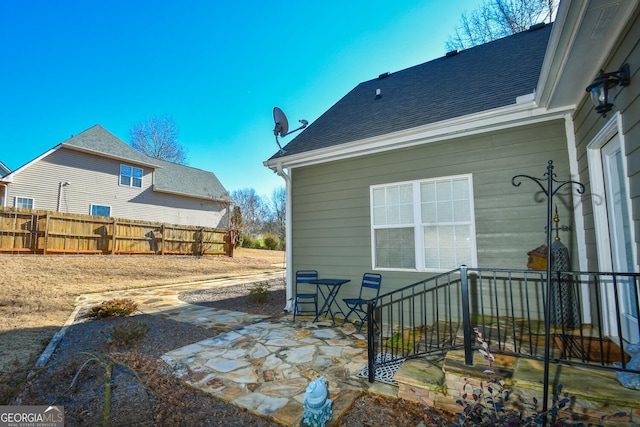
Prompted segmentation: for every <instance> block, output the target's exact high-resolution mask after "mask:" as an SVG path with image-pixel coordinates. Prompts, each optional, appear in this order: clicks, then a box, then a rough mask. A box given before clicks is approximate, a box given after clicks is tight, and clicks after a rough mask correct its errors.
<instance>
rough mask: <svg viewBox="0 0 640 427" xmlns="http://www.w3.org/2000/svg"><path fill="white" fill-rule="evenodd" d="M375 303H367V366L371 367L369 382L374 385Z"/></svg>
mask: <svg viewBox="0 0 640 427" xmlns="http://www.w3.org/2000/svg"><path fill="white" fill-rule="evenodd" d="M373 307H374V305H373V302H372V301H367V320H368V321H367V364H368V365H369V382H370V383H372V382H374V381H375V380H376V367H375V363H374V361H375V355H374V354H373V353H374V352H375V351H376V348H375V337H374V336H373V335H374V327H373V324H374V323H375V321H376V319H374V318H373Z"/></svg>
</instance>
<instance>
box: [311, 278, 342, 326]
mask: <svg viewBox="0 0 640 427" xmlns="http://www.w3.org/2000/svg"><path fill="white" fill-rule="evenodd" d="M350 281H351V280H349V279H314V280H309V281H308V282H307V283H311V284H314V285H316V286H318V291H320V295H322V298H323V299H324V303H323V304H322V307H320V310H318V312H317V313H316V317H315V319H313V321H314V322H317V321H318V317H320V315H322V314H325V313H326V314H329V315H331V321H332V322H333V323H334V324H335V323H336V319H335V317H334V313H333V309H332V307H334V308H337V309H338V310H339V311H340V313H342V315H343V316H344V312H343V311H342V309H341V308H340V306H339V305H338V304H336V296H337V295H338V291H339V290H340V287H341V286H342V285H344V284H345V283H347V282H350Z"/></svg>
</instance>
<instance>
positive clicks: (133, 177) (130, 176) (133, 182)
mask: <svg viewBox="0 0 640 427" xmlns="http://www.w3.org/2000/svg"><path fill="white" fill-rule="evenodd" d="M120 185H126V186H127V187H137V188H142V169H141V168H136V167H134V166H127V165H120Z"/></svg>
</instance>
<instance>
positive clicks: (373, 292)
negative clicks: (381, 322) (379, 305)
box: [342, 273, 382, 333]
mask: <svg viewBox="0 0 640 427" xmlns="http://www.w3.org/2000/svg"><path fill="white" fill-rule="evenodd" d="M381 283H382V275H381V274H377V273H364V275H363V276H362V285H360V295H359V296H358V298H343V299H342V301H343V302H344V303H345V305H346V306H347V308H348V309H349V312H348V313H347V315H346V316H344V321H343V322H342V325H343V326H344V324H345V323H347V322H350V323H353V324H354V325H356V326H358V333H360V330H361V329H362V326H363V325H364V324H365V323H366V322H367V302H369V301H370V300H372V299H376V298H378V296H379V295H380V284H381ZM351 314H355V315H356V316H358V319H359V322H356V321H352V320H349V316H351Z"/></svg>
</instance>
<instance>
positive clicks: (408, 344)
mask: <svg viewBox="0 0 640 427" xmlns="http://www.w3.org/2000/svg"><path fill="white" fill-rule="evenodd" d="M545 278H546V272H544V271H536V270H506V269H480V268H467V267H465V266H462V267H461V268H459V269H456V270H453V271H450V272H447V273H444V274H440V275H438V276H435V277H431V278H429V279H426V280H423V281H420V282H417V283H414V284H412V285H409V286H406V287H403V288H401V289H398V290H396V291H393V292H389V293H386V294H384V295H381V296H380V297H378V298H377V299H376V300H372V301H370V302H369V304H368V311H369V319H370V320H371V321H370V322H368V351H369V354H368V356H369V381H371V382H373V381H374V378H375V372H376V369H380V368H381V367H383V366H384V365H385V364H389V363H394V362H395V363H397V361H398V360H401V359H411V358H417V357H424V356H426V355H432V354H438V353H444V352H447V351H450V350H460V349H464V352H465V362H466V363H467V364H471V363H472V361H473V354H474V351H475V350H477V349H479V348H480V346H479V345H478V343H477V342H476V340H475V338H476V337H475V334H474V332H473V329H474V328H477V329H478V330H480V331H482V333H483V336H484V338H485V339H486V340H487V341H488V342H489V346H490V349H491V351H492V352H493V353H503V354H509V355H515V356H518V357H526V358H533V359H538V360H545V358H547V357H548V360H547V362H555V363H564V364H573V365H584V366H592V367H598V368H602V369H609V370H615V371H626V372H632V373H640V371H637V370H634V369H631V368H630V367H629V356H627V354H626V353H625V349H626V348H627V346H628V343H629V342H632V343H635V342H638V340H639V337H640V324H639V323H638V313H639V312H640V305H639V302H638V301H639V300H640V298H639V295H638V292H639V286H640V273H612V272H609V273H603V272H566V271H562V272H557V271H554V272H552V273H551V280H550V286H547V283H546V280H545ZM548 293H549V294H548ZM545 301H549V304H550V305H549V310H548V313H549V319H548V322H545ZM547 325H548V326H547ZM621 338H623V339H621ZM545 350H548V351H545ZM547 386H548V384H547Z"/></svg>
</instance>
